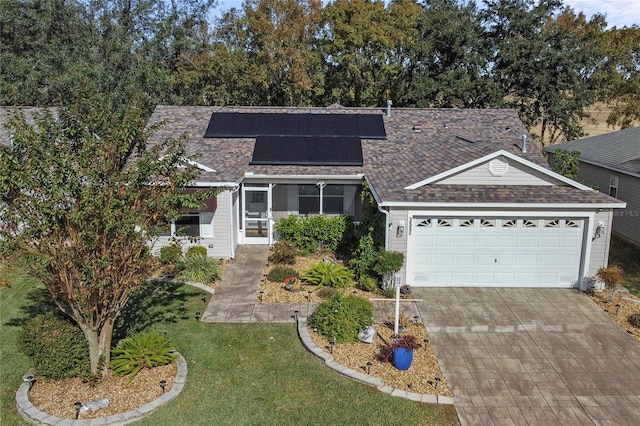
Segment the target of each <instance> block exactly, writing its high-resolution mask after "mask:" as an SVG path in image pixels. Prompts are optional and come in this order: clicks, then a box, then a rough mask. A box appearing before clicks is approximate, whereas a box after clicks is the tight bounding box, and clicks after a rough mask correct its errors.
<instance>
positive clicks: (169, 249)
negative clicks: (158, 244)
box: [160, 244, 182, 264]
mask: <svg viewBox="0 0 640 426" xmlns="http://www.w3.org/2000/svg"><path fill="white" fill-rule="evenodd" d="M180 256H182V248H181V247H180V246H179V245H178V244H170V245H168V246H164V247H162V248H161V249H160V262H162V263H164V264H168V263H170V264H175V263H176V262H177V261H178V259H180Z"/></svg>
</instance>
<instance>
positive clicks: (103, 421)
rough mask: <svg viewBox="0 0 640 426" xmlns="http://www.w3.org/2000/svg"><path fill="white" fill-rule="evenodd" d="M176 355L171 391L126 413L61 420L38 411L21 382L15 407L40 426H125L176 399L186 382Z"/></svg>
mask: <svg viewBox="0 0 640 426" xmlns="http://www.w3.org/2000/svg"><path fill="white" fill-rule="evenodd" d="M176 353H177V354H178V358H177V359H176V366H177V367H178V372H177V373H176V378H175V381H174V382H173V386H172V387H171V390H170V391H168V392H167V393H165V394H163V395H162V396H160V397H159V398H157V399H155V400H153V401H151V402H149V403H147V404H144V405H142V406H140V407H138V408H136V409H134V410H130V411H126V412H124V413H119V414H114V415H112V416H107V417H98V418H95V419H78V420H74V419H62V418H60V417H55V416H52V415H50V414H47V413H45V412H44V411H40V410H39V409H38V408H37V407H35V406H34V405H33V404H32V403H31V401H30V400H29V383H28V382H23V383H22V384H21V385H20V387H19V388H18V391H17V392H16V405H17V407H18V413H19V414H20V415H21V416H22V417H23V418H24V419H25V420H27V421H29V422H31V423H35V424H40V425H52V426H53V425H56V426H97V425H126V424H129V423H133V422H136V421H138V420H140V419H142V418H144V417H146V416H148V415H149V414H151V413H153V412H154V411H155V410H157V409H158V408H160V407H162V406H163V405H165V404H167V403H168V402H169V401H171V400H173V399H174V398H176V397H177V396H178V395H179V394H180V392H182V389H183V388H184V385H185V383H186V381H187V372H188V369H187V361H186V360H185V359H184V357H183V356H182V355H181V354H180V353H178V352H176Z"/></svg>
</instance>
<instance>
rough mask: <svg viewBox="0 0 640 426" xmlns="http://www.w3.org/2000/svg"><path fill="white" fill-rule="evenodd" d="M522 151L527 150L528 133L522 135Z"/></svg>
mask: <svg viewBox="0 0 640 426" xmlns="http://www.w3.org/2000/svg"><path fill="white" fill-rule="evenodd" d="M522 152H527V135H522Z"/></svg>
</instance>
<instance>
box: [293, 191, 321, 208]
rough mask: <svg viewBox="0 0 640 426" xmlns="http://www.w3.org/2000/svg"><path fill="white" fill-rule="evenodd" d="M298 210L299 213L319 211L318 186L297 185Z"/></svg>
mask: <svg viewBox="0 0 640 426" xmlns="http://www.w3.org/2000/svg"><path fill="white" fill-rule="evenodd" d="M298 211H299V212H300V214H318V213H320V188H318V187H317V186H316V185H298Z"/></svg>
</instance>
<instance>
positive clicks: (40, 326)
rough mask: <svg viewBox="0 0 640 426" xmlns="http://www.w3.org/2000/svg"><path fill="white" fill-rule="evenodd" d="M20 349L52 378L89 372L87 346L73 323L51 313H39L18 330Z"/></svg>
mask: <svg viewBox="0 0 640 426" xmlns="http://www.w3.org/2000/svg"><path fill="white" fill-rule="evenodd" d="M19 346H20V350H21V351H22V352H23V353H25V354H26V355H27V356H29V358H30V359H31V362H32V363H33V366H34V367H35V369H36V372H37V373H38V374H41V375H43V376H45V377H48V378H50V379H54V380H61V379H67V378H69V377H79V376H83V375H89V373H90V370H91V369H90V367H89V346H88V345H87V340H86V338H85V336H84V333H82V331H81V330H80V328H78V327H77V326H76V325H75V324H72V323H71V322H70V321H68V320H66V319H62V318H60V317H58V316H56V315H53V314H47V315H38V316H36V317H35V318H33V319H31V320H29V321H28V322H27V323H26V324H25V325H24V326H23V327H22V330H21V332H20V343H19Z"/></svg>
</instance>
